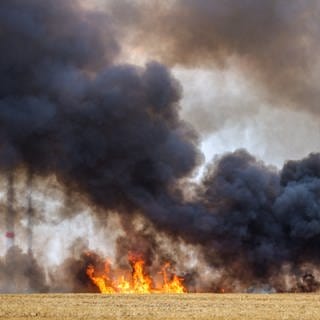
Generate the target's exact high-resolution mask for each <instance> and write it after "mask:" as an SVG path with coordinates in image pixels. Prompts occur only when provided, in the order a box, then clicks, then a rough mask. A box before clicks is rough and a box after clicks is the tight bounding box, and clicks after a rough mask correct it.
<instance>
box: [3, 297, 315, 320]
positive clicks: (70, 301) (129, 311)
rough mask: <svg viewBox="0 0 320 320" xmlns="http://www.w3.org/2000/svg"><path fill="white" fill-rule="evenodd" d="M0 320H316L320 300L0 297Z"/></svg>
mask: <svg viewBox="0 0 320 320" xmlns="http://www.w3.org/2000/svg"><path fill="white" fill-rule="evenodd" d="M0 319H90V320H91V319H119V320H120V319H121V320H122V319H139V320H151V319H152V320H158V319H159V320H160V319H161V320H162V319H163V320H164V319H166V320H173V319H197V320H198V319H199V320H200V319H215V320H220V319H229V320H239V319H245V320H253V319H254V320H257V319H266V320H267V319H268V320H272V319H297V320H300V319H313V320H319V319H320V295H317V294H261V295H254V294H182V295H157V294H153V295H119V294H116V295H101V294H99V295H96V294H32V295H0Z"/></svg>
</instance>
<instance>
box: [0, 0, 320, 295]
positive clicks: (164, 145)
mask: <svg viewBox="0 0 320 320" xmlns="http://www.w3.org/2000/svg"><path fill="white" fill-rule="evenodd" d="M0 30H1V31H0V40H1V41H0V71H1V72H0V82H1V87H0V169H1V171H2V172H3V173H10V172H14V171H16V170H18V169H19V170H20V169H21V168H23V169H25V170H27V171H28V172H32V178H34V177H47V176H52V175H53V176H55V177H56V179H57V180H58V182H59V183H60V184H61V185H62V186H63V188H64V190H66V193H70V194H72V195H73V197H74V198H73V199H72V200H70V201H71V202H72V201H75V202H86V203H87V204H89V205H90V206H92V207H94V208H98V210H95V212H96V213H97V218H98V219H100V220H99V221H101V223H103V222H104V221H105V217H107V212H108V211H109V210H114V211H116V212H118V213H119V215H120V217H121V219H122V220H123V224H125V221H126V220H128V219H131V218H133V217H134V216H137V215H140V216H143V217H144V219H146V220H147V221H148V223H151V224H152V225H153V227H154V229H155V230H156V231H157V232H159V233H161V234H165V235H166V236H169V237H170V239H172V240H176V241H182V242H184V243H186V244H190V245H193V246H195V247H196V248H197V249H198V250H200V252H201V254H202V255H203V256H204V258H205V261H206V263H208V264H209V265H210V267H211V268H212V269H213V270H214V269H219V270H222V273H223V277H224V281H228V282H229V283H231V282H232V281H235V280H237V281H239V282H240V283H242V284H243V285H244V286H246V285H250V284H251V282H252V281H253V279H254V280H255V281H259V282H261V283H264V282H270V283H271V284H273V285H275V286H277V289H278V288H279V289H280V288H282V284H281V283H280V284H279V279H278V275H279V271H280V270H282V268H283V266H284V265H288V264H289V265H292V266H297V267H299V266H300V265H302V264H303V263H306V262H309V263H313V264H314V265H318V263H319V255H318V245H319V240H320V217H319V212H320V211H319V204H320V202H319V195H320V189H319V188H320V183H319V182H320V180H319V177H320V172H319V168H320V165H319V163H320V161H319V160H320V159H319V157H320V156H319V155H317V154H313V155H310V156H309V157H308V158H306V159H304V160H301V161H295V162H288V163H287V164H286V165H285V166H284V167H283V169H282V170H280V171H278V170H276V169H274V168H271V167H268V166H266V165H265V164H263V163H262V162H260V161H258V160H256V159H255V158H254V157H253V156H251V155H249V154H248V153H247V152H246V151H243V150H239V151H236V152H234V153H230V154H226V155H223V156H222V157H221V158H219V159H217V160H215V161H214V162H213V163H212V164H211V166H209V167H208V169H207V173H206V174H205V177H204V178H203V181H202V182H201V183H200V184H199V185H198V186H196V187H195V190H193V193H194V196H193V198H192V199H187V198H186V197H185V196H184V192H183V191H182V190H181V186H183V187H184V188H189V187H190V186H188V184H187V183H186V182H185V181H183V180H184V179H185V178H188V177H190V175H191V174H192V173H193V172H194V170H195V169H196V168H197V166H198V165H199V164H200V163H201V160H202V156H201V154H200V152H199V150H198V148H197V145H198V142H199V141H198V137H197V134H196V132H195V131H194V130H193V129H192V127H191V126H190V125H189V124H187V123H185V122H184V121H182V120H181V119H180V118H179V99H180V97H181V88H180V85H179V83H178V82H177V81H176V80H175V79H174V78H173V76H172V75H171V73H170V71H169V70H168V69H167V68H166V67H165V66H164V65H162V64H159V63H157V62H150V63H148V64H147V65H146V66H145V67H137V66H133V65H128V64H127V65H126V64H117V62H116V61H117V60H116V58H117V54H118V53H119V52H120V47H121V46H120V44H119V43H118V42H117V31H116V30H115V28H114V26H113V24H112V19H111V17H110V16H108V15H106V14H103V13H97V12H92V11H88V10H85V9H83V8H82V7H81V5H80V4H79V3H78V2H77V1H62V0H61V1H60V0H58V1H57V0H48V1H46V2H44V1H40V0H30V1H22V0H14V1H12V0H10V1H9V0H3V1H1V4H0ZM30 181H31V180H30ZM182 182H183V183H182ZM31 205H32V204H31ZM70 205H72V203H70ZM69 214H70V211H68V210H65V211H64V212H63V214H62V217H61V218H62V219H65V218H68V217H69ZM36 223H37V221H36V216H34V215H32V225H34V224H36ZM127 236H128V237H130V236H131V234H130V232H128V233H127ZM132 239H139V246H140V247H141V248H143V251H144V252H145V253H146V254H148V252H151V253H150V254H154V250H152V247H153V249H154V247H156V243H154V242H153V240H152V239H151V240H150V234H147V235H143V236H138V237H136V235H132ZM141 239H142V240H141ZM119 241H120V240H119ZM123 242H124V241H123ZM128 242H130V240H129V241H128ZM143 242H146V243H147V245H145V244H144V243H143ZM148 246H149V247H148ZM120 247H121V248H123V247H125V248H130V243H129V244H128V243H124V245H123V246H120V245H119V248H120ZM150 248H151V249H150ZM97 259H98V258H97ZM83 261H84V262H83ZM82 263H83V264H84V265H86V264H87V260H86V256H81V258H80V260H79V261H76V262H73V261H72V260H70V261H67V262H66V265H67V266H68V268H70V266H71V268H72V266H75V267H74V269H75V273H76V274H78V272H80V274H79V277H80V278H78V280H79V281H78V286H76V287H77V289H75V290H76V291H83V290H86V289H84V288H88V286H89V284H88V283H86V281H87V280H88V279H82V278H81V277H82V275H83V273H82V271H83V270H85V267H82V265H83V264H82ZM79 266H80V267H79ZM81 268H82V269H81ZM226 279H227V280H226ZM42 280H43V279H42ZM83 284H84V285H83ZM217 287H218V285H217ZM88 290H92V288H91V289H88Z"/></svg>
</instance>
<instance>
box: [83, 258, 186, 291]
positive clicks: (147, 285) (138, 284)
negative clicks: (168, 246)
mask: <svg viewBox="0 0 320 320" xmlns="http://www.w3.org/2000/svg"><path fill="white" fill-rule="evenodd" d="M128 261H129V263H130V266H131V270H122V269H119V270H118V269H117V270H113V268H112V266H111V264H110V262H109V261H108V260H106V262H105V269H104V270H103V272H96V270H95V267H94V265H93V264H89V265H88V266H87V268H86V275H87V276H88V277H89V278H90V280H91V281H92V283H93V284H94V285H95V286H97V287H98V289H99V291H100V292H101V293H104V294H109V293H128V294H130V293H143V294H148V293H186V292H187V289H186V288H185V286H184V285H183V278H181V277H178V276H177V275H176V274H175V273H171V272H170V271H169V268H170V263H169V262H167V263H165V264H164V265H163V267H162V268H161V272H159V274H160V275H161V276H162V277H161V278H162V279H161V280H160V281H159V279H158V278H159V277H154V278H153V277H152V276H151V275H149V274H148V273H147V272H146V268H145V261H144V260H143V259H142V258H140V257H136V256H133V255H130V254H129V255H128Z"/></svg>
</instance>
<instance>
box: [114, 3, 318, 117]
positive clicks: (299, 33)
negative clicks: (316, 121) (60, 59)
mask: <svg viewBox="0 0 320 320" xmlns="http://www.w3.org/2000/svg"><path fill="white" fill-rule="evenodd" d="M111 3H112V4H111V7H112V10H113V12H114V15H115V17H117V19H118V20H117V21H118V23H119V28H121V29H122V30H123V32H122V33H123V34H124V35H125V37H126V38H127V39H129V40H128V41H130V43H131V44H132V46H134V47H135V48H137V49H138V50H140V51H144V50H145V51H147V52H149V53H150V54H153V55H154V56H157V57H158V58H159V59H161V60H162V61H164V62H165V63H167V64H170V65H182V66H187V67H191V68H195V67H208V66H212V67H218V68H227V67H228V66H229V65H230V64H231V65H236V66H237V68H240V69H241V70H242V72H244V74H245V76H246V77H248V78H251V79H253V83H255V82H256V83H255V87H256V88H255V89H256V91H257V93H258V94H259V95H262V96H263V98H264V100H265V101H266V102H268V103H270V102H271V103H272V104H275V105H277V106H286V107H290V108H294V109H296V110H302V109H303V110H307V111H309V112H311V113H314V114H318V113H319V107H318V101H319V86H318V83H319V76H318V74H319V57H318V54H317V52H318V51H319V43H320V42H319V28H320V25H319V21H318V16H319V12H320V6H319V2H318V1H317V0H311V1H308V2H306V1H303V0H298V1H294V2H293V1H290V0H281V1H273V0H272V1H269V0H262V1H259V2H257V1H254V0H249V1H237V0H227V1H219V0H213V1H212V0H200V1H192V0H171V1H152V2H150V1H143V0H142V1H111ZM109 6H110V5H109Z"/></svg>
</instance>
